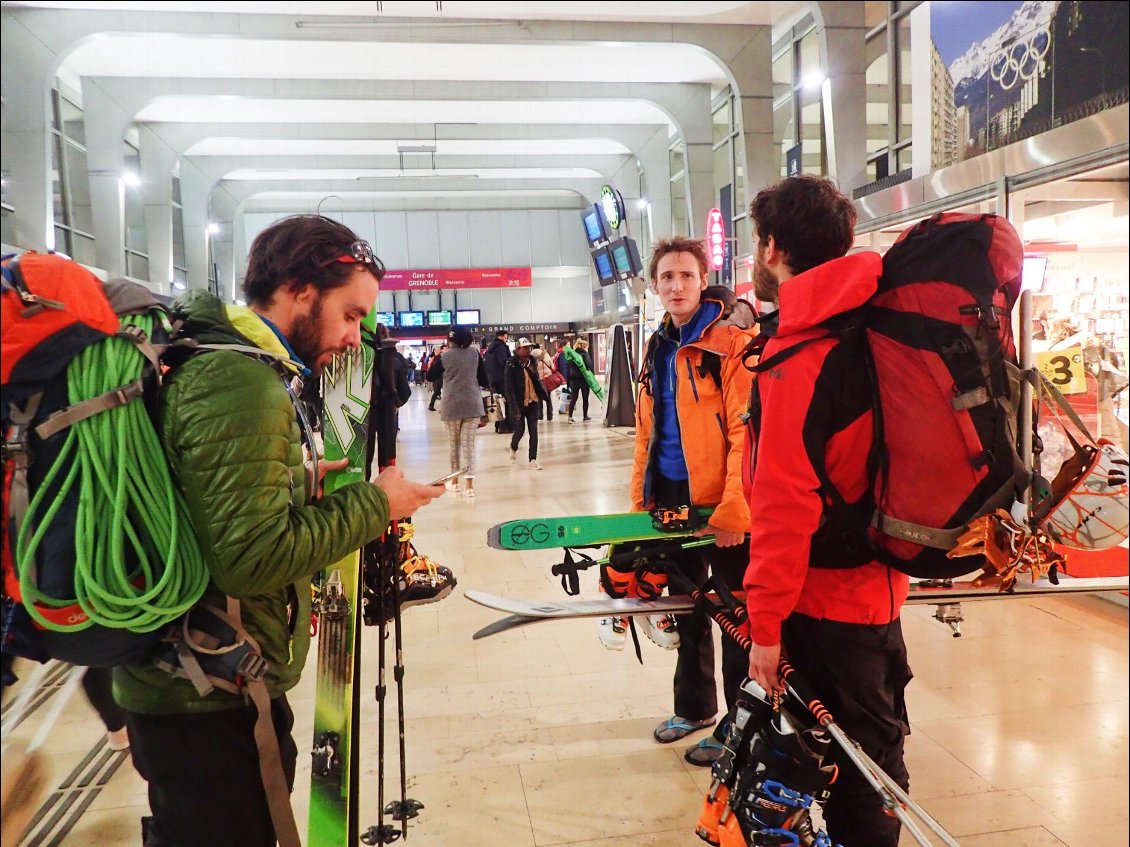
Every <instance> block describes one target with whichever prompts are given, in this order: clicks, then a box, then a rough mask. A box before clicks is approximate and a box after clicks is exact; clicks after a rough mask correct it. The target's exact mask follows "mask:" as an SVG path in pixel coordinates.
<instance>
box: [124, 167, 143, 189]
mask: <svg viewBox="0 0 1130 847" xmlns="http://www.w3.org/2000/svg"><path fill="white" fill-rule="evenodd" d="M122 182H124V183H125V184H126V185H128V186H129V187H130V188H137V187H138V186H139V185H141V177H139V176H138V175H137V174H135V173H134V172H133V171H124V172H123V173H122Z"/></svg>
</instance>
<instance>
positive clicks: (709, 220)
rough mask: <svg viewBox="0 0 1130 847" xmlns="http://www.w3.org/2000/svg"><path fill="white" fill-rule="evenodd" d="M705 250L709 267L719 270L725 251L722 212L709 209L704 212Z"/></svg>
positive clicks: (724, 230)
mask: <svg viewBox="0 0 1130 847" xmlns="http://www.w3.org/2000/svg"><path fill="white" fill-rule="evenodd" d="M706 252H707V255H709V256H710V267H711V268H713V269H714V270H716V271H717V270H721V268H722V264H723V261H724V258H723V257H724V256H725V253H726V229H725V227H723V226H722V213H721V212H720V211H719V210H718V209H711V210H710V211H709V212H707V214H706Z"/></svg>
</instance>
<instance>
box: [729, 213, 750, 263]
mask: <svg viewBox="0 0 1130 847" xmlns="http://www.w3.org/2000/svg"><path fill="white" fill-rule="evenodd" d="M739 211H740V212H741V213H742V214H740V215H738V216H737V217H736V218H734V225H733V228H732V229H731V230H730V231H731V232H732V233H733V234H734V235H735V236H736V237H737V239H738V240H737V244H736V247H735V249H734V255H735V256H745V255H746V254H748V253H750V252H752V251H753V245H752V244H751V243H750V237H749V223H748V222H747V218H748V215H747V214H746V213H745V210H744V209H739Z"/></svg>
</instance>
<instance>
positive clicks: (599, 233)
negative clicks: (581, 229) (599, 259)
mask: <svg viewBox="0 0 1130 847" xmlns="http://www.w3.org/2000/svg"><path fill="white" fill-rule="evenodd" d="M581 221H582V222H583V223H584V225H585V238H587V239H588V242H589V247H595V246H596V245H597V244H603V243H604V242H605V241H607V240H608V239H609V238H610V237H611V236H610V235H609V228H608V218H606V217H605V216H604V209H602V208H601V207H600V204H599V203H594V204H593V205H591V206H589V207H588V208H587V209H585V210H584V211H583V212H581Z"/></svg>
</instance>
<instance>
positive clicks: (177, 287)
mask: <svg viewBox="0 0 1130 847" xmlns="http://www.w3.org/2000/svg"><path fill="white" fill-rule="evenodd" d="M171 288H172V289H173V291H184V283H183V282H174V283H173V284H172V286H171Z"/></svg>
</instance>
